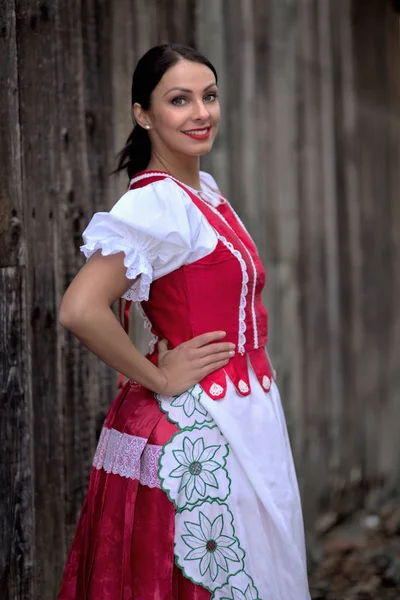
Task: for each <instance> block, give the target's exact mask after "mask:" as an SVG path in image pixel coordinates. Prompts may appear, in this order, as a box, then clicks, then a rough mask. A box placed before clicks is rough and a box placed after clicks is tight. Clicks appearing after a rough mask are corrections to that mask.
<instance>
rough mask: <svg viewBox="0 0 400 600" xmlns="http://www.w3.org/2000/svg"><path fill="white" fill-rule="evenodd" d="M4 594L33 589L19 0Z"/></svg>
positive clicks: (4, 173) (5, 98)
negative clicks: (20, 107)
mask: <svg viewBox="0 0 400 600" xmlns="http://www.w3.org/2000/svg"><path fill="white" fill-rule="evenodd" d="M0 23H1V32H0V54H1V56H2V60H1V61H0V80H1V81H2V82H3V83H4V82H5V84H4V85H1V86H0V176H1V182H2V184H1V188H0V298H1V304H0V407H1V419H0V438H1V441H2V448H1V454H0V539H1V544H0V597H1V598H2V599H3V600H27V599H28V598H33V597H34V581H33V561H34V556H35V537H34V527H35V523H34V519H35V516H34V500H33V476H34V474H33V452H32V444H33V436H32V425H33V424H32V404H31V403H32V396H31V385H30V376H31V373H30V363H29V355H30V352H29V340H28V339H27V318H26V283H25V282H26V271H25V268H24V261H25V245H24V242H25V239H24V238H25V233H24V211H23V204H22V194H21V160H20V157H21V143H20V130H19V120H18V113H19V95H18V68H17V48H16V14H15V5H14V2H10V3H8V5H7V8H6V7H5V3H2V4H1V6H0Z"/></svg>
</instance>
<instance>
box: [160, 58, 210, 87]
mask: <svg viewBox="0 0 400 600" xmlns="http://www.w3.org/2000/svg"><path fill="white" fill-rule="evenodd" d="M211 83H215V75H214V73H213V72H212V71H211V69H210V68H209V67H207V65H202V64H200V63H195V62H192V61H190V60H184V59H183V60H179V61H178V62H177V63H176V64H175V65H174V66H173V67H171V68H170V69H168V71H167V72H166V73H164V75H163V76H162V78H161V79H160V82H159V83H158V85H157V86H156V88H155V90H154V91H156V90H157V91H158V92H159V93H160V94H165V93H166V92H167V91H168V90H169V89H170V88H173V87H181V88H187V89H190V90H193V91H196V90H203V89H204V88H205V87H206V86H208V85H210V84H211Z"/></svg>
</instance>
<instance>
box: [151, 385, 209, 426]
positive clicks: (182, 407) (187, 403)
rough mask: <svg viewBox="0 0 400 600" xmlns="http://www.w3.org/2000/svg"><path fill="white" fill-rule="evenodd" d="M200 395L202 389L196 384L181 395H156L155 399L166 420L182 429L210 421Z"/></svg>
mask: <svg viewBox="0 0 400 600" xmlns="http://www.w3.org/2000/svg"><path fill="white" fill-rule="evenodd" d="M202 394H203V389H202V387H201V386H200V385H199V384H196V385H194V386H193V387H191V388H190V389H189V390H187V391H186V392H183V394H179V395H177V396H172V397H169V396H160V395H156V398H157V400H158V401H159V403H160V407H161V410H163V411H164V412H165V413H166V414H167V415H168V418H169V419H170V420H171V421H173V422H174V423H177V424H178V425H179V427H181V428H183V427H193V426H194V425H200V424H202V423H210V422H211V421H212V417H211V416H210V415H209V414H208V412H207V410H206V409H205V408H204V406H203V405H202V403H201V396H202Z"/></svg>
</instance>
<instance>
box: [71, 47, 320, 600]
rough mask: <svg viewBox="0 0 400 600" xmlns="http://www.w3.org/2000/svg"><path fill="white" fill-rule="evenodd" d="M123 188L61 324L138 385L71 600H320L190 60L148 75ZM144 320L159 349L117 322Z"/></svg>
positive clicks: (240, 248)
mask: <svg viewBox="0 0 400 600" xmlns="http://www.w3.org/2000/svg"><path fill="white" fill-rule="evenodd" d="M132 110H133V115H134V119H135V121H136V124H135V127H134V129H133V131H132V133H131V135H130V136H129V138H128V140H127V144H126V147H125V148H124V150H123V151H122V153H121V156H120V160H119V166H118V170H123V169H126V170H127V171H128V175H129V178H130V185H129V191H128V192H127V193H126V194H125V195H124V196H123V197H122V198H121V199H120V200H119V201H118V202H117V203H116V204H115V206H114V207H113V208H112V210H111V211H110V212H109V213H104V212H103V213H97V214H95V215H94V216H93V218H92V220H91V222H90V223H89V225H88V227H87V228H86V230H85V231H84V233H83V238H84V242H85V243H84V245H83V246H82V251H83V252H84V254H85V256H86V257H87V258H88V259H89V260H88V261H87V263H86V265H85V266H84V267H83V268H82V270H81V271H80V272H79V273H78V275H77V276H76V277H75V279H74V281H73V282H72V284H71V285H70V287H69V288H68V290H67V291H66V293H65V295H64V298H63V301H62V305H61V309H60V320H61V322H62V324H63V325H64V326H65V327H67V328H68V329H70V330H71V331H72V332H73V333H75V335H76V336H77V337H78V338H79V339H80V340H81V341H82V342H83V343H84V344H86V345H87V346H88V347H89V348H90V349H91V350H92V351H93V352H94V353H96V354H97V355H98V356H99V357H100V358H101V359H102V360H103V361H105V362H106V363H107V364H109V365H111V366H112V367H114V368H115V369H117V370H118V371H119V372H120V373H122V374H123V375H125V376H126V377H127V378H128V382H127V383H126V384H125V386H124V387H123V389H122V391H121V393H120V394H119V396H118V397H117V398H116V400H115V401H114V403H113V404H112V406H111V408H110V410H109V413H108V415H107V418H106V421H105V423H104V427H103V430H102V433H101V436H100V440H99V443H98V447H97V451H96V454H95V457H94V460H93V468H92V473H91V478H90V483H89V489H88V493H87V496H86V499H85V503H84V506H83V509H82V513H81V516H80V519H79V523H78V527H77V531H76V535H75V538H74V541H73V545H72V548H71V551H70V555H69V558H68V562H67V565H66V569H65V574H64V579H63V583H62V589H61V592H60V595H59V599H60V600H78V599H79V600H84V599H93V600H94V599H96V600H97V599H99V598H107V599H108V600H122V599H124V600H133V598H134V599H135V600H150V599H152V600H210V598H212V599H213V600H217V599H220V600H223V599H225V600H237V599H238V598H243V599H244V600H282V599H283V598H285V600H309V592H308V584H307V569H306V559H305V548H304V533H303V521H302V513H301V504H300V497H299V491H298V486H297V480H296V474H295V470H294V465H293V459H292V454H291V450H290V445H289V439H288V435H287V430H286V424H285V418H284V415H283V411H282V406H281V402H280V397H279V392H278V388H277V386H276V384H275V381H274V371H273V368H272V365H271V363H270V361H269V358H268V355H267V353H266V349H265V346H266V343H267V312H266V310H265V308H264V306H263V303H262V290H263V287H264V284H265V273H264V269H263V266H262V264H261V261H260V257H259V255H258V252H257V249H256V247H255V245H254V242H253V240H252V239H251V237H250V235H249V233H248V232H247V230H246V229H245V227H244V225H243V223H242V221H241V220H240V219H239V217H238V216H237V215H236V213H235V212H234V210H233V209H232V207H231V206H230V204H229V202H228V201H227V200H226V199H225V198H224V197H223V196H222V194H221V192H220V191H219V189H218V186H217V184H216V182H215V181H214V179H213V178H212V177H211V175H209V174H207V173H204V172H201V171H200V157H201V156H202V155H203V154H205V153H207V152H209V151H210V150H211V148H212V145H213V142H214V140H215V137H216V135H217V131H218V124H219V119H220V107H219V101H218V89H217V74H216V72H215V69H214V67H213V66H212V65H211V63H210V62H209V61H208V60H207V59H206V58H205V57H203V56H202V55H201V54H199V53H198V52H197V51H196V50H193V49H192V48H187V47H185V46H179V45H163V46H157V47H156V48H153V49H151V50H150V51H149V52H148V53H147V54H145V55H144V57H143V58H142V59H141V60H140V61H139V63H138V65H137V67H136V70H135V72H134V75H133V82H132ZM121 296H122V297H123V298H125V299H127V300H128V301H133V302H135V303H136V304H137V305H139V306H140V309H141V310H142V311H143V313H144V316H145V318H146V320H147V322H148V324H149V327H150V328H151V331H152V333H153V334H154V336H155V341H158V340H160V341H158V344H157V345H155V344H152V346H151V348H150V350H149V353H148V355H147V356H146V357H145V356H143V355H142V354H140V353H139V351H138V350H137V349H136V348H135V346H134V345H133V344H132V343H131V341H130V339H129V337H128V335H127V334H126V332H125V331H124V329H123V328H122V327H121V325H120V324H119V323H118V321H117V320H116V319H115V317H114V314H113V312H112V310H111V308H110V307H111V305H112V304H113V302H114V301H115V300H117V299H118V298H119V297H121Z"/></svg>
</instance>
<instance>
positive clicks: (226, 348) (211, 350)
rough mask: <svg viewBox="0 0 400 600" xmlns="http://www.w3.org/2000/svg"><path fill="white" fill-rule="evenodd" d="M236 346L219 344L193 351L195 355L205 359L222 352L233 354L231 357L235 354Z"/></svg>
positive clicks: (225, 343)
mask: <svg viewBox="0 0 400 600" xmlns="http://www.w3.org/2000/svg"><path fill="white" fill-rule="evenodd" d="M235 347H236V346H235V344H232V343H231V342H222V343H219V344H208V345H207V346H202V347H201V348H196V349H194V350H193V353H195V355H196V356H197V357H198V358H203V357H204V356H208V355H210V354H218V353H220V352H232V354H230V356H233V355H234V354H235Z"/></svg>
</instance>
